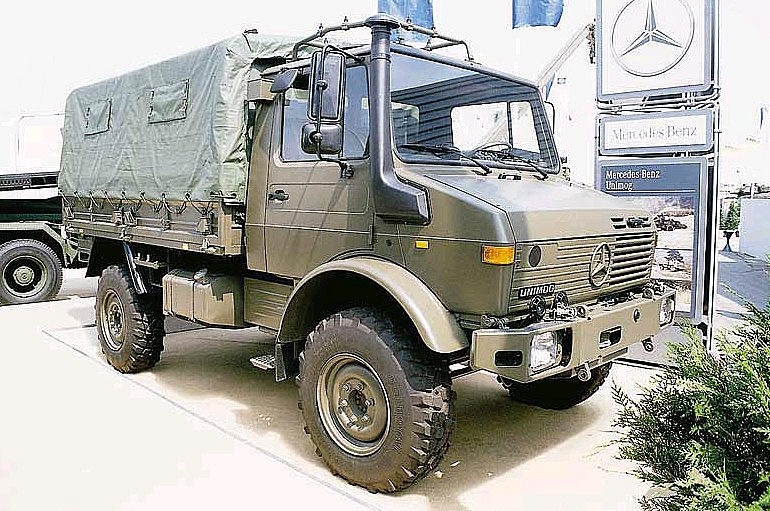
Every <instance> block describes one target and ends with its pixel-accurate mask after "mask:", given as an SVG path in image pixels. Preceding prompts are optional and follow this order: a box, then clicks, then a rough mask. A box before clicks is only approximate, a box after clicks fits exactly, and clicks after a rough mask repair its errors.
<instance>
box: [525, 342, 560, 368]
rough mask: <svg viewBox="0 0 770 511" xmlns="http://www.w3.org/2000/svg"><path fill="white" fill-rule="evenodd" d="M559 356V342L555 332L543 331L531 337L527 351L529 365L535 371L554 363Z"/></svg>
mask: <svg viewBox="0 0 770 511" xmlns="http://www.w3.org/2000/svg"><path fill="white" fill-rule="evenodd" d="M560 358H561V344H560V343H559V336H558V333H557V332H544V333H542V334H537V335H535V336H534V337H532V343H531V344H530V352H529V366H530V371H531V372H532V373H537V372H539V371H542V370H543V369H547V368H549V367H551V366H554V365H556V364H557V363H558V362H559V359H560Z"/></svg>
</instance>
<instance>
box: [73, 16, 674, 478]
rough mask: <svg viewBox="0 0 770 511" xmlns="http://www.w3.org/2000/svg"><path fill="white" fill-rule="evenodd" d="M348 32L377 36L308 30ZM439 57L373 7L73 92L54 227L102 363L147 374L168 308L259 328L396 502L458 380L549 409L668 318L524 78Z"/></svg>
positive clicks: (631, 240)
mask: <svg viewBox="0 0 770 511" xmlns="http://www.w3.org/2000/svg"><path fill="white" fill-rule="evenodd" d="M399 28H401V29H407V30H414V31H417V32H419V33H422V34H425V35H428V36H429V37H430V40H429V43H428V46H427V47H426V48H425V49H416V48H413V47H410V46H406V45H402V44H398V43H391V37H392V35H393V32H394V30H397V29H399ZM351 29H369V31H370V34H371V43H370V44H365V45H363V46H361V45H358V46H357V45H347V44H343V43H337V44H334V43H330V42H329V41H328V40H327V39H326V36H327V34H338V33H339V32H341V31H347V30H351ZM450 46H458V47H459V48H461V49H463V48H464V49H466V50H467V45H465V43H464V42H463V41H461V40H458V39H454V38H450V37H446V36H443V35H441V34H439V33H436V32H435V31H433V30H428V29H425V28H422V27H416V26H413V25H411V24H410V23H407V22H401V21H399V20H396V19H395V18H392V17H389V16H386V15H381V14H380V15H376V16H373V17H371V18H369V19H367V20H366V21H363V22H356V23H348V22H347V21H346V22H345V23H344V24H342V25H340V26H335V27H328V28H321V29H319V30H318V32H317V33H315V34H313V35H312V36H310V37H308V38H305V39H302V40H299V39H285V38H276V37H268V36H261V35H259V34H257V33H256V32H254V31H247V32H245V33H243V34H242V35H240V36H238V37H235V38H232V39H230V40H227V41H224V42H222V43H219V44H216V45H213V46H211V47H208V48H205V49H202V50H199V51H196V52H192V53H189V54H187V55H184V56H181V57H178V58H175V59H171V60H169V61H166V62H162V63H159V64H157V65H153V66H150V67H147V68H145V69H141V70H138V71H135V72H132V73H129V74H126V75H124V76H120V77H117V78H114V79H111V80H107V81H105V82H101V83H98V84H94V85H90V86H87V87H83V88H81V89H78V90H76V91H74V92H73V93H72V94H71V95H70V97H69V99H68V101H67V107H66V118H65V126H64V148H63V152H62V168H61V177H60V188H61V190H62V193H63V195H64V206H63V210H64V213H63V214H64V223H65V225H66V229H67V233H68V235H70V236H72V237H73V238H75V239H76V240H77V242H78V250H79V260H80V261H81V262H82V263H84V264H87V265H88V270H87V275H88V276H95V275H100V279H99V285H98V291H97V297H96V326H97V331H98V336H99V341H100V343H101V346H102V350H103V352H104V354H105V356H106V358H107V360H108V361H109V363H110V364H111V365H112V366H113V367H114V368H115V369H117V370H118V371H121V372H128V373H131V372H137V371H142V370H145V369H148V368H150V367H152V366H153V365H155V364H156V363H157V362H158V361H159V359H160V356H161V352H162V350H163V336H164V326H163V325H164V322H163V317H164V315H169V316H176V317H180V318H184V319H187V320H190V321H195V322H198V323H201V324H204V325H213V326H219V327H231V328H242V327H250V326H258V327H259V328H260V329H261V330H262V331H266V332H271V333H273V334H274V335H275V352H274V354H273V355H270V356H259V357H254V358H253V359H252V363H253V364H254V365H255V366H257V367H260V368H263V369H269V370H274V371H275V375H276V379H277V380H284V379H287V378H290V377H296V381H297V384H298V386H299V406H300V409H301V410H302V412H301V413H302V418H303V419H304V423H305V430H306V432H307V433H308V434H309V435H310V437H311V439H312V441H313V442H314V443H315V445H316V447H317V452H318V453H319V455H320V456H322V457H323V459H324V461H325V462H326V463H327V464H328V466H329V467H330V468H331V470H332V471H333V472H334V473H335V474H338V475H340V476H341V477H343V478H345V479H346V480H348V481H350V482H351V483H354V484H357V485H360V486H363V487H366V488H367V489H369V490H371V491H382V492H390V491H396V490H399V489H402V488H405V487H406V486H408V485H409V484H411V483H413V482H414V481H416V480H418V479H419V478H421V477H423V476H425V475H426V474H427V473H429V471H431V470H432V469H434V468H435V467H436V466H437V464H438V463H439V461H440V460H441V458H442V457H443V456H444V454H445V452H446V451H447V449H448V447H449V442H450V436H451V434H452V431H453V429H454V425H455V420H456V418H455V409H454V406H455V395H454V393H453V391H452V390H451V387H452V380H453V378H456V377H459V376H461V375H463V374H466V373H468V372H472V371H476V370H484V371H488V372H490V373H492V374H495V375H497V376H498V378H499V380H500V382H501V383H502V384H503V386H504V387H505V388H506V389H508V391H509V392H510V395H511V396H512V398H513V399H516V400H519V401H523V402H526V403H531V404H534V405H537V406H542V407H547V408H558V409H563V408H568V407H570V406H573V405H575V404H577V403H580V402H581V401H583V400H585V399H587V398H588V397H589V396H591V395H592V394H593V393H594V392H596V390H597V389H598V388H599V386H600V385H601V384H602V383H603V382H604V381H605V378H606V377H607V375H608V373H609V370H610V365H611V361H612V360H613V359H615V358H617V357H620V356H622V355H623V354H625V353H626V352H627V350H628V348H629V346H630V345H632V344H634V343H638V342H645V343H646V344H647V345H649V344H650V338H651V337H652V336H654V335H656V334H657V333H658V332H659V331H660V329H661V328H662V327H664V326H666V325H669V324H670V323H672V321H673V311H674V298H673V291H669V290H666V289H663V288H662V287H660V286H657V285H654V284H653V283H652V282H651V280H650V271H651V267H652V257H653V251H654V245H655V236H656V234H655V226H654V223H653V222H652V218H651V215H650V213H649V212H646V211H639V210H637V209H635V208H634V207H633V206H631V205H629V204H628V203H626V202H623V201H621V200H619V199H615V198H612V197H609V196H607V195H604V194H601V193H599V192H596V191H594V190H591V189H588V188H586V187H583V186H579V185H576V184H573V183H571V182H569V181H567V180H565V179H564V178H563V176H562V169H561V160H560V158H559V156H558V154H557V151H556V147H555V145H554V139H553V136H552V132H551V129H550V125H549V120H548V117H547V115H546V109H545V107H544V103H543V100H542V98H541V96H540V94H539V92H538V90H537V88H536V87H535V85H534V84H532V83H530V82H528V81H526V80H521V79H518V78H515V77H512V76H509V75H507V74H505V73H501V72H499V71H495V70H492V69H488V68H485V67H483V66H481V65H479V64H477V63H476V62H474V61H473V60H472V59H471V56H470V52H469V51H468V52H467V59H466V60H461V59H456V58H450V57H447V56H443V55H441V54H438V53H437V52H436V50H438V49H440V48H445V47H450ZM311 52H312V53H311Z"/></svg>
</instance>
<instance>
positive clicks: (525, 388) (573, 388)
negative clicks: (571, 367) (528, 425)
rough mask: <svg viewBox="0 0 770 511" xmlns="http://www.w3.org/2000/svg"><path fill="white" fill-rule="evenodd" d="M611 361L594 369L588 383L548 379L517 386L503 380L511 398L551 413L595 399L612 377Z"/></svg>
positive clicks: (513, 382) (501, 379) (514, 383)
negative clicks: (593, 397) (598, 391)
mask: <svg viewBox="0 0 770 511" xmlns="http://www.w3.org/2000/svg"><path fill="white" fill-rule="evenodd" d="M611 367H612V362H609V363H607V364H604V365H602V366H599V367H597V368H595V369H594V370H593V371H592V372H591V378H590V379H589V380H588V381H585V382H584V381H580V380H578V379H577V378H546V379H545V380H539V381H535V382H532V383H517V382H515V381H512V380H509V379H507V378H500V381H501V383H502V384H503V387H505V389H507V390H508V393H509V394H510V396H511V399H513V400H514V401H519V402H520V403H524V404H527V405H533V406H539V407H540V408H547V409H550V410H566V409H567V408H572V407H573V406H575V405H577V404H579V403H582V402H583V401H585V400H586V399H588V398H589V397H591V396H593V395H594V394H595V393H596V391H597V390H599V387H601V386H602V384H603V383H604V382H605V380H606V379H607V376H609V374H610V368H611Z"/></svg>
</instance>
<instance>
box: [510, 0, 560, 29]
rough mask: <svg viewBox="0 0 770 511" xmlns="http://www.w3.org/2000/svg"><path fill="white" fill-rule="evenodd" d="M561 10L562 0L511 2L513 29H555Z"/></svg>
mask: <svg viewBox="0 0 770 511" xmlns="http://www.w3.org/2000/svg"><path fill="white" fill-rule="evenodd" d="M563 10H564V0H513V28H518V27H539V26H551V27H555V26H556V25H558V24H559V21H560V20H561V14H562V11H563Z"/></svg>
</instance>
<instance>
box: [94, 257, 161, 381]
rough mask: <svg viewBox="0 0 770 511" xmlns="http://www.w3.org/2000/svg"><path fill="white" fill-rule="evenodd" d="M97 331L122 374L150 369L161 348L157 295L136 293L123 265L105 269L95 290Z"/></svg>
mask: <svg viewBox="0 0 770 511" xmlns="http://www.w3.org/2000/svg"><path fill="white" fill-rule="evenodd" d="M96 331H97V333H98V336H99V344H101V347H102V353H104V356H105V357H106V358H107V362H109V364H110V365H111V366H112V367H114V368H115V369H117V370H118V371H120V372H121V373H137V372H139V371H143V370H145V369H149V368H151V367H152V366H154V365H155V364H157V363H158V361H159V360H160V353H161V351H163V336H164V335H165V331H164V326H163V312H162V310H161V303H160V297H159V296H158V294H157V293H148V294H146V295H139V294H137V293H136V291H135V290H134V284H133V281H132V280H131V275H130V274H129V273H128V269H126V268H125V267H122V266H109V267H107V268H105V269H104V271H103V272H102V276H101V277H100V278H99V286H98V287H97V290H96Z"/></svg>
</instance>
